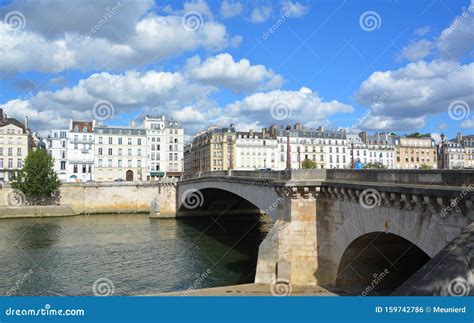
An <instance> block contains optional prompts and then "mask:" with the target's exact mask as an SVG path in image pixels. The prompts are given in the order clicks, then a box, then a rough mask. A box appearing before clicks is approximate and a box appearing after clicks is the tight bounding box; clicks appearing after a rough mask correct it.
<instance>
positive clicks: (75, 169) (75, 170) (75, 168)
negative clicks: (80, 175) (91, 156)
mask: <svg viewBox="0 0 474 323" xmlns="http://www.w3.org/2000/svg"><path fill="white" fill-rule="evenodd" d="M72 172H73V173H77V165H74V166H73V171H72Z"/></svg>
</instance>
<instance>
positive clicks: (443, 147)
mask: <svg viewBox="0 0 474 323" xmlns="http://www.w3.org/2000/svg"><path fill="white" fill-rule="evenodd" d="M445 138H446V136H445V135H444V133H441V149H440V150H441V151H440V153H441V168H442V169H446V168H447V165H446V158H445V155H446V140H445Z"/></svg>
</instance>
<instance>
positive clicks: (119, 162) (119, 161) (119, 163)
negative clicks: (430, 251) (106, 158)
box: [118, 159, 122, 168]
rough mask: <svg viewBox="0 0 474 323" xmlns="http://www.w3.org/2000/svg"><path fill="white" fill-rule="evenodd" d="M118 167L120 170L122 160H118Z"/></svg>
mask: <svg viewBox="0 0 474 323" xmlns="http://www.w3.org/2000/svg"><path fill="white" fill-rule="evenodd" d="M118 167H120V168H121V167H122V160H121V159H119V160H118Z"/></svg>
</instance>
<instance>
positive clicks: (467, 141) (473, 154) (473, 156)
mask: <svg viewBox="0 0 474 323" xmlns="http://www.w3.org/2000/svg"><path fill="white" fill-rule="evenodd" d="M458 137H460V134H459V135H458ZM459 139H460V142H461V143H462V147H463V148H464V167H465V168H474V136H473V135H469V136H464V137H461V138H459Z"/></svg>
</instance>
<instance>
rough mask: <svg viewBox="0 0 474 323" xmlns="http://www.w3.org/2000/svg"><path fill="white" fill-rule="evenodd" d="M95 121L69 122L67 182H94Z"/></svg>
mask: <svg viewBox="0 0 474 323" xmlns="http://www.w3.org/2000/svg"><path fill="white" fill-rule="evenodd" d="M94 127H95V120H94V121H74V120H70V121H69V130H68V133H67V134H68V141H67V147H68V149H67V152H66V155H67V163H66V169H67V176H68V178H67V181H68V182H87V181H89V180H94V162H95V160H94V137H95V135H94Z"/></svg>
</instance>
